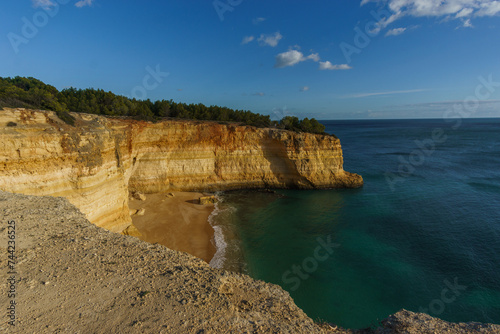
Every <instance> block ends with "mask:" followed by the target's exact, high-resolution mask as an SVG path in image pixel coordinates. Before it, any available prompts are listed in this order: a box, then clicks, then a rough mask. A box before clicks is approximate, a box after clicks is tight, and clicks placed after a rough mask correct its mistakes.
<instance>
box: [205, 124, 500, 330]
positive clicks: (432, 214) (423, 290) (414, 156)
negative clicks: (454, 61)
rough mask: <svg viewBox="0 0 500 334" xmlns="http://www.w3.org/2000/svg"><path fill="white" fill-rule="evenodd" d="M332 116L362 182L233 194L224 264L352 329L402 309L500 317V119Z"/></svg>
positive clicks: (227, 207) (222, 207) (449, 316)
mask: <svg viewBox="0 0 500 334" xmlns="http://www.w3.org/2000/svg"><path fill="white" fill-rule="evenodd" d="M324 124H325V125H327V131H328V132H330V133H335V134H336V135H337V136H338V137H339V138H340V139H341V142H342V147H343V150H344V168H345V170H348V171H351V172H356V173H359V174H361V175H363V177H364V180H365V185H364V187H363V188H361V189H341V190H317V191H299V190H277V191H276V193H266V192H256V191H239V192H229V193H225V194H224V195H223V202H222V203H219V205H218V206H219V210H218V212H219V215H218V216H215V217H213V218H214V219H213V222H212V223H213V224H214V225H216V226H219V228H220V231H221V232H222V234H223V236H224V238H223V244H224V246H225V247H223V248H224V251H223V254H219V255H220V256H219V259H220V260H221V261H220V264H219V266H222V267H224V268H227V269H230V270H234V271H240V272H245V273H247V274H249V275H250V276H252V277H254V278H257V279H262V280H264V281H267V282H272V283H275V284H279V285H281V286H282V287H283V288H284V289H285V290H287V291H289V292H290V294H291V296H292V297H293V298H294V300H295V302H296V304H297V305H298V306H299V307H301V308H302V309H303V310H304V311H305V312H306V313H307V314H308V315H309V316H310V317H312V318H313V319H316V320H324V321H328V322H332V323H335V324H338V325H341V326H343V327H347V328H364V327H368V326H372V325H376V324H377V322H378V321H379V320H381V319H383V318H385V317H387V316H388V315H389V314H391V313H394V312H397V311H398V310H400V309H401V308H405V309H409V310H412V311H422V312H426V313H428V314H430V315H432V316H436V317H439V318H442V319H445V320H448V321H480V322H492V323H500V168H499V167H500V119H470V120H463V123H462V124H460V125H459V126H457V127H456V128H452V125H454V124H455V123H446V122H444V121H442V120H392V121H386V120H379V121H326V122H324ZM455 125H456V124H455ZM433 132H434V140H432V138H433V135H432V134H433ZM415 140H418V141H419V143H416V142H415ZM221 240H222V239H221ZM221 240H219V243H218V246H221V245H222V244H221Z"/></svg>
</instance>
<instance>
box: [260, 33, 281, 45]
mask: <svg viewBox="0 0 500 334" xmlns="http://www.w3.org/2000/svg"><path fill="white" fill-rule="evenodd" d="M282 38H283V36H282V35H281V34H280V33H279V32H275V33H274V34H271V35H265V34H262V35H260V37H259V39H258V41H259V44H260V45H262V46H264V45H269V46H272V47H275V46H276V45H278V43H279V41H280V40H281V39H282Z"/></svg>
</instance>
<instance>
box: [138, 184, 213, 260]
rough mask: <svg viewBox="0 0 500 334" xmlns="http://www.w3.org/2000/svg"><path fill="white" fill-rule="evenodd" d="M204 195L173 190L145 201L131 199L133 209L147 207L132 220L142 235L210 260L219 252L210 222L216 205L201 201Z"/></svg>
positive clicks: (148, 196) (151, 195)
mask: <svg viewBox="0 0 500 334" xmlns="http://www.w3.org/2000/svg"><path fill="white" fill-rule="evenodd" d="M172 195H173V196H172ZM203 196H205V194H203V193H198V192H171V193H158V194H146V195H145V197H146V200H144V201H142V200H138V199H134V198H132V199H130V200H129V207H130V209H131V210H141V209H144V210H145V211H144V214H143V215H138V214H134V215H132V223H133V225H134V226H135V227H136V228H137V230H138V231H139V232H140V233H141V236H139V237H138V238H139V239H141V240H144V241H147V242H149V243H158V244H161V245H164V246H166V247H168V248H170V249H174V250H178V251H182V252H186V253H189V254H191V255H194V256H196V257H198V258H200V259H203V260H204V261H206V262H210V260H211V259H212V258H213V256H214V254H215V251H216V248H215V245H214V242H213V241H212V240H213V239H214V229H213V228H212V226H210V224H209V222H208V218H209V216H210V214H211V213H212V211H213V210H214V204H204V205H201V204H198V199H199V198H200V197H203Z"/></svg>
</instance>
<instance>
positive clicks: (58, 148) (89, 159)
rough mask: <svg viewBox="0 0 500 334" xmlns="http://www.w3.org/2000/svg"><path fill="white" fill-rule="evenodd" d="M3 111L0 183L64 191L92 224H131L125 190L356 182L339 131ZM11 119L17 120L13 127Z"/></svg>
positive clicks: (16, 188) (24, 189) (33, 191)
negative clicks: (70, 121) (66, 118)
mask: <svg viewBox="0 0 500 334" xmlns="http://www.w3.org/2000/svg"><path fill="white" fill-rule="evenodd" d="M72 115H73V116H74V117H75V118H76V126H75V127H72V126H69V125H67V124H65V123H63V122H62V121H61V120H59V119H58V118H57V116H56V115H55V113H53V112H50V111H33V110H24V109H5V110H2V111H0V129H1V130H0V142H1V144H0V145H1V146H0V189H2V190H6V191H11V192H18V193H23V194H30V195H51V196H63V197H66V198H68V199H69V201H70V202H71V203H72V204H74V205H76V206H77V207H78V208H79V209H80V210H81V211H82V212H83V213H84V214H86V216H87V218H88V219H89V220H90V221H91V222H92V223H94V224H96V225H98V226H102V227H104V228H107V229H109V230H112V231H116V232H121V231H123V230H124V229H125V228H127V227H128V226H129V225H130V222H131V220H130V216H129V208H128V195H129V192H134V191H140V192H143V193H153V192H166V191H171V190H176V191H215V190H229V189H241V188H301V189H315V188H334V187H359V186H361V185H362V184H363V180H362V178H361V176H359V175H357V174H352V173H348V172H345V171H344V169H343V158H342V148H341V146H340V141H339V140H338V139H337V138H336V137H334V136H328V135H315V134H309V133H295V132H290V131H285V130H278V129H271V128H266V129H258V128H254V127H249V126H239V125H232V124H229V125H227V124H219V123H216V122H198V121H182V120H168V121H163V122H159V123H155V124H153V123H150V122H143V121H134V120H130V119H120V118H106V117H102V116H97V115H88V114H76V113H72ZM9 122H14V123H16V126H12V125H13V124H12V123H11V124H10V126H7V124H8V123H9Z"/></svg>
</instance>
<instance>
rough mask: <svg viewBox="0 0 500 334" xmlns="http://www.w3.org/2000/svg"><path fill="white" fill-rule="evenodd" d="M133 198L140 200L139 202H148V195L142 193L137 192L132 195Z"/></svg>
mask: <svg viewBox="0 0 500 334" xmlns="http://www.w3.org/2000/svg"><path fill="white" fill-rule="evenodd" d="M132 197H133V198H135V199H138V200H139V201H145V200H146V195H144V194H141V193H140V192H137V191H136V192H135V193H133V194H132Z"/></svg>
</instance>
